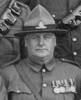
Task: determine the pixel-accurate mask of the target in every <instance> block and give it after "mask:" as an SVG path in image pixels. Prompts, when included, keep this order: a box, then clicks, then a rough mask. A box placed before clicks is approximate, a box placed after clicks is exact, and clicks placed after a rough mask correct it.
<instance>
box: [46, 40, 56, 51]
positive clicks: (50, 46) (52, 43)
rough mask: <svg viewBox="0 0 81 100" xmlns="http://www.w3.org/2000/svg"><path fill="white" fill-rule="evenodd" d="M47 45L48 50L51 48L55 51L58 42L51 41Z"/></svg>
mask: <svg viewBox="0 0 81 100" xmlns="http://www.w3.org/2000/svg"><path fill="white" fill-rule="evenodd" d="M47 45H48V48H49V49H50V50H54V47H55V46H56V40H50V41H49V42H48V43H47Z"/></svg>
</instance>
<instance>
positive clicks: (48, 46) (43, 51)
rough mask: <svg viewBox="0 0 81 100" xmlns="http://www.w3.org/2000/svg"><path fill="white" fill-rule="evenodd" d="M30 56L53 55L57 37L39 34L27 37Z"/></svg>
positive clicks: (26, 42)
mask: <svg viewBox="0 0 81 100" xmlns="http://www.w3.org/2000/svg"><path fill="white" fill-rule="evenodd" d="M25 44H26V46H27V49H28V54H30V55H34V56H37V57H45V56H49V55H53V52H54V47H55V46H56V37H55V35H54V34H53V33H37V34H31V35H28V36H26V38H25Z"/></svg>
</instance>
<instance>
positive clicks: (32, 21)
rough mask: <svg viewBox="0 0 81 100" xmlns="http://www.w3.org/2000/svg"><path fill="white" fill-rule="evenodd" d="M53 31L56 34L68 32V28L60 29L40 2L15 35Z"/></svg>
mask: <svg viewBox="0 0 81 100" xmlns="http://www.w3.org/2000/svg"><path fill="white" fill-rule="evenodd" d="M45 32H52V33H56V34H59V35H61V34H66V33H67V30H66V29H60V28H59V27H58V24H56V22H55V20H54V18H53V17H52V16H51V14H50V13H49V12H48V11H47V9H45V8H44V7H43V6H42V5H40V4H38V5H37V6H36V7H35V8H34V9H33V10H32V11H31V13H30V14H29V15H28V17H27V19H26V21H25V22H24V26H23V28H22V31H20V32H18V33H15V36H19V37H22V36H26V35H27V34H31V33H34V34H35V33H45Z"/></svg>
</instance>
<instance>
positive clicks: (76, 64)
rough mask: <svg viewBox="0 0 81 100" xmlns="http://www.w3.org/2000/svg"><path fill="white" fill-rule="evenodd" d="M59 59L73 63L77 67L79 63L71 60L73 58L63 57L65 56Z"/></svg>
mask: <svg viewBox="0 0 81 100" xmlns="http://www.w3.org/2000/svg"><path fill="white" fill-rule="evenodd" d="M60 61H62V62H66V63H70V64H72V65H75V66H77V67H79V64H78V63H76V62H75V61H73V60H69V59H65V58H60Z"/></svg>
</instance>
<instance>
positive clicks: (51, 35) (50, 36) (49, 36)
mask: <svg viewBox="0 0 81 100" xmlns="http://www.w3.org/2000/svg"><path fill="white" fill-rule="evenodd" d="M52 37H53V34H45V35H44V38H52Z"/></svg>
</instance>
